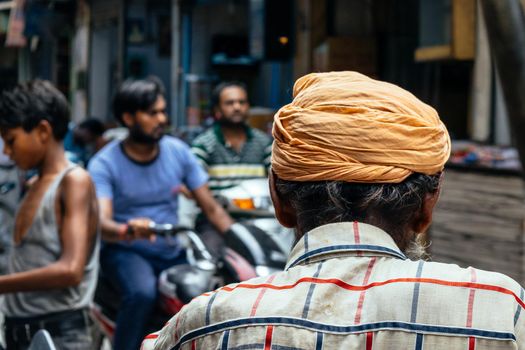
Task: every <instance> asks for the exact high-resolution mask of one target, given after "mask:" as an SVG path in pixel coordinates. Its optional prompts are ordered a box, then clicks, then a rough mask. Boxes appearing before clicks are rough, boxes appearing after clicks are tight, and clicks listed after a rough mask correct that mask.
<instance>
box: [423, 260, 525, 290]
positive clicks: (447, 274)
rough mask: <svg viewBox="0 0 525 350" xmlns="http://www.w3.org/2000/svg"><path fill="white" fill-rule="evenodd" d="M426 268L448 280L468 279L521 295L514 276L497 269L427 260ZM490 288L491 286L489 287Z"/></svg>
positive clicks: (435, 275)
mask: <svg viewBox="0 0 525 350" xmlns="http://www.w3.org/2000/svg"><path fill="white" fill-rule="evenodd" d="M425 270H426V273H427V274H430V275H432V276H434V277H438V278H439V277H440V276H442V277H443V278H444V279H446V280H448V281H467V282H472V283H476V284H475V286H476V287H477V286H480V287H481V288H484V286H494V287H497V288H496V289H499V290H508V291H511V292H512V293H514V294H517V295H519V294H520V293H521V290H522V287H521V286H520V284H519V283H518V282H516V281H515V280H514V279H513V278H511V277H509V276H507V275H505V274H503V273H500V272H495V271H488V270H483V269H478V268H475V267H472V266H469V267H466V268H465V267H460V266H458V265H456V264H449V263H442V262H434V261H432V262H426V263H425ZM488 288H489V289H490V287H488Z"/></svg>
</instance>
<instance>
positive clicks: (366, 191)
mask: <svg viewBox="0 0 525 350" xmlns="http://www.w3.org/2000/svg"><path fill="white" fill-rule="evenodd" d="M273 136H274V138H275V141H274V144H273V155H272V174H271V178H270V190H271V194H272V200H273V202H274V205H275V211H276V216H277V218H278V219H279V221H280V222H281V224H283V225H284V226H287V227H292V228H295V230H296V233H297V243H296V245H295V246H294V248H293V250H292V252H291V254H290V256H289V259H288V263H287V266H286V269H285V271H283V272H280V273H276V274H273V275H271V276H269V277H265V278H258V279H253V280H249V281H247V282H242V283H239V284H235V285H229V286H225V287H223V288H220V289H218V290H216V291H214V292H210V293H206V294H204V295H202V296H199V297H198V298H196V299H194V301H192V302H191V303H190V304H189V305H188V306H186V307H185V308H184V309H183V310H182V311H181V312H180V313H179V314H177V315H175V317H174V318H173V319H172V320H171V321H170V322H169V323H168V325H167V326H166V327H165V328H164V329H163V330H162V331H161V332H160V333H156V334H152V335H151V336H150V337H149V339H147V340H146V341H145V342H144V348H145V349H151V348H154V349H158V350H167V349H212V348H213V349H367V350H368V349H375V350H377V349H385V350H386V349H416V350H420V349H447V350H449V349H469V350H474V349H496V348H497V349H525V315H523V314H524V312H523V311H522V308H523V307H525V303H524V301H523V298H524V291H523V289H522V288H521V287H520V285H519V284H518V283H516V282H515V281H513V280H512V279H510V278H509V277H506V276H504V275H501V274H497V273H493V272H487V271H482V270H477V269H474V268H471V267H469V268H467V269H463V268H460V267H458V266H456V265H448V264H440V263H435V262H427V261H424V260H422V259H421V258H422V257H424V256H425V246H424V245H423V244H422V243H421V242H422V241H423V240H422V239H421V235H422V234H423V233H424V232H425V231H426V230H427V229H428V227H429V225H430V223H431V220H432V210H433V208H434V205H435V204H436V201H437V199H438V196H439V191H440V184H441V182H442V171H443V167H444V164H445V162H446V161H447V159H448V157H449V154H450V138H449V135H448V132H447V130H446V128H445V126H444V125H443V124H442V123H441V121H440V119H439V116H438V115H437V113H436V111H435V110H434V109H433V108H431V107H430V106H428V105H426V104H424V103H423V102H421V101H419V100H418V99H417V98H416V97H414V96H413V95H412V94H410V93H409V92H407V91H405V90H403V89H401V88H399V87H397V86H395V85H392V84H388V83H385V82H381V81H377V80H373V79H370V78H368V77H366V76H364V75H361V74H359V73H355V72H331V73H315V74H309V75H307V76H304V77H302V78H300V79H299V80H298V81H297V82H296V84H295V86H294V100H293V101H292V103H290V104H288V105H286V106H284V107H283V108H281V109H280V110H279V111H278V112H277V114H276V115H275V123H274V129H273Z"/></svg>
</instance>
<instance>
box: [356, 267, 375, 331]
mask: <svg viewBox="0 0 525 350" xmlns="http://www.w3.org/2000/svg"><path fill="white" fill-rule="evenodd" d="M375 262H376V258H372V259H370V263H368V268H367V269H366V273H365V278H364V279H363V284H367V283H368V280H369V279H370V275H371V274H372V269H373V268H374V264H375ZM365 293H366V291H365V290H364V291H362V292H361V294H360V295H359V301H358V303H357V310H356V312H355V319H354V323H355V324H359V322H361V312H362V311H363V303H364V302H365Z"/></svg>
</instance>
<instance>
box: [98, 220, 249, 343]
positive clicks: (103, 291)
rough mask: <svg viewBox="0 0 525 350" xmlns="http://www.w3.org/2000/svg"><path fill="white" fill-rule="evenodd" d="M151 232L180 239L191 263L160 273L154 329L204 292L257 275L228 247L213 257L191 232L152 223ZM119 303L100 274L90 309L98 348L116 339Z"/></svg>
mask: <svg viewBox="0 0 525 350" xmlns="http://www.w3.org/2000/svg"><path fill="white" fill-rule="evenodd" d="M150 229H151V230H152V231H153V232H154V233H155V234H156V235H159V236H163V237H166V238H167V239H175V236H177V238H178V239H179V242H180V243H181V244H182V246H183V247H184V249H185V251H186V258H187V261H188V263H187V264H181V265H176V266H172V267H170V268H168V269H166V270H164V271H162V272H161V274H160V276H159V281H158V283H159V294H160V298H159V302H158V304H157V310H156V311H155V312H154V313H153V315H154V316H153V318H154V319H152V320H151V324H150V326H151V329H152V330H157V329H160V328H162V326H164V324H165V323H166V321H168V320H169V319H170V318H171V317H172V316H173V315H175V314H176V313H177V312H179V310H180V309H181V308H182V307H183V306H184V305H185V304H187V303H189V302H190V301H191V300H192V299H193V298H195V297H197V296H199V295H201V294H202V293H204V292H207V291H210V290H214V289H217V288H218V287H221V286H223V285H226V284H229V283H233V282H240V281H243V280H246V279H249V278H252V277H256V276H257V273H256V271H255V269H254V268H253V266H252V265H251V264H250V263H248V262H247V261H246V259H244V258H243V257H242V256H241V255H239V254H238V253H236V252H235V251H233V250H232V249H230V248H228V247H226V248H225V249H224V250H223V253H222V254H221V255H220V256H218V257H214V256H212V254H211V253H210V252H209V251H208V249H207V248H206V246H205V244H204V243H203V241H202V240H201V239H200V237H199V236H198V234H197V233H196V232H195V231H193V230H192V229H189V228H187V227H182V226H174V225H171V224H155V223H152V224H151V226H150ZM237 229H241V230H242V227H239V226H237ZM119 304H120V295H119V293H118V290H116V288H115V286H114V285H113V284H112V283H111V281H109V280H108V279H107V278H106V277H105V276H104V273H103V271H101V274H100V277H99V281H98V286H97V290H96V293H95V298H94V302H93V304H92V307H91V314H92V318H93V320H94V321H95V323H96V325H97V326H98V329H99V330H100V332H98V334H96V338H97V339H96V342H95V344H96V347H94V348H95V349H100V348H101V347H102V343H103V341H104V338H108V339H109V340H110V341H112V340H113V336H114V334H115V320H116V316H117V311H118V308H119Z"/></svg>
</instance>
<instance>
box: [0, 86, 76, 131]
mask: <svg viewBox="0 0 525 350" xmlns="http://www.w3.org/2000/svg"><path fill="white" fill-rule="evenodd" d="M42 120H47V121H48V123H49V124H50V125H51V128H52V129H53V136H54V137H55V139H56V140H58V141H61V140H63V139H64V137H65V136H66V133H67V130H68V129H67V127H68V123H69V106H68V103H67V100H66V98H65V97H64V95H63V94H62V93H61V92H60V91H58V90H57V89H56V88H55V87H54V86H53V84H51V83H50V82H49V81H46V80H38V79H37V80H32V81H28V82H26V83H21V84H18V85H16V86H15V87H14V88H12V89H9V90H5V91H3V92H2V93H1V94H0V128H2V129H13V128H18V127H22V128H23V129H24V131H26V132H30V131H31V130H33V129H34V128H35V127H36V126H37V125H38V124H39V123H40V122H41V121H42Z"/></svg>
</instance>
